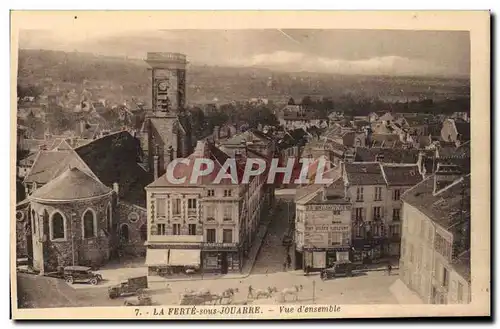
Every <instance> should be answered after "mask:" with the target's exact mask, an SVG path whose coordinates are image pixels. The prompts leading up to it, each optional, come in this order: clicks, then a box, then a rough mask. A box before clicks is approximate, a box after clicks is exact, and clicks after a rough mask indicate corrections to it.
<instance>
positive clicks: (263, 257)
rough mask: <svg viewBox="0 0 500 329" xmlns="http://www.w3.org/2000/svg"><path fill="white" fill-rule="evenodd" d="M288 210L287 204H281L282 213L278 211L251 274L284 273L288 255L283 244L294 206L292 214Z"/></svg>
mask: <svg viewBox="0 0 500 329" xmlns="http://www.w3.org/2000/svg"><path fill="white" fill-rule="evenodd" d="M288 210H289V209H288V207H287V204H286V203H281V209H280V211H277V212H276V214H275V216H274V217H273V218H272V220H271V224H270V225H269V228H268V231H267V235H266V237H265V239H264V241H263V242H262V247H261V249H260V251H259V254H258V255H257V259H256V261H255V264H254V267H253V269H252V271H251V274H266V273H276V272H283V263H284V262H285V260H286V255H287V254H286V248H285V247H284V246H283V243H282V242H283V236H284V235H285V233H286V231H287V230H288V225H289V224H288V216H293V215H292V214H293V210H292V204H291V205H290V213H288Z"/></svg>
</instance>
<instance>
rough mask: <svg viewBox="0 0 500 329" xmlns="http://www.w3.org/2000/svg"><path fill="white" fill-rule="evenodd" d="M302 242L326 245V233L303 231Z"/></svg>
mask: <svg viewBox="0 0 500 329" xmlns="http://www.w3.org/2000/svg"><path fill="white" fill-rule="evenodd" d="M304 244H306V245H307V244H312V245H326V244H328V233H305V234H304Z"/></svg>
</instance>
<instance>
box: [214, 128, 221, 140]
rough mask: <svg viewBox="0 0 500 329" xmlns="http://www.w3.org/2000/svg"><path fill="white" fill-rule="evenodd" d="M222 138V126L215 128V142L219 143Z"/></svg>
mask: <svg viewBox="0 0 500 329" xmlns="http://www.w3.org/2000/svg"><path fill="white" fill-rule="evenodd" d="M219 138H220V126H215V127H214V141H218V140H219Z"/></svg>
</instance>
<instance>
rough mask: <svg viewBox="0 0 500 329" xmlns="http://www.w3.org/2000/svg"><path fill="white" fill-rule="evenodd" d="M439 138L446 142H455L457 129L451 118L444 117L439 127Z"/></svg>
mask: <svg viewBox="0 0 500 329" xmlns="http://www.w3.org/2000/svg"><path fill="white" fill-rule="evenodd" d="M441 138H442V139H443V140H444V141H447V142H455V141H456V140H457V131H456V129H455V123H454V121H453V120H452V119H446V120H445V121H444V122H443V127H442V128H441Z"/></svg>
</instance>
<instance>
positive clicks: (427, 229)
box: [399, 203, 435, 303]
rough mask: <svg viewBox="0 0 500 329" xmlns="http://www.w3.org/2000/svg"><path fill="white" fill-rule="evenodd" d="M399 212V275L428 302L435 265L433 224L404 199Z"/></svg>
mask: <svg viewBox="0 0 500 329" xmlns="http://www.w3.org/2000/svg"><path fill="white" fill-rule="evenodd" d="M402 216H403V217H402V220H403V229H402V239H401V257H400V261H399V266H400V278H401V279H402V281H403V282H404V283H405V284H406V285H407V286H408V287H409V288H410V289H412V290H413V291H415V292H417V293H418V294H419V295H420V297H421V298H422V300H423V301H425V302H427V303H429V302H430V301H431V288H432V277H433V274H434V266H435V265H434V264H435V253H434V248H433V246H434V236H435V228H434V226H433V225H432V223H431V220H430V219H429V218H427V216H425V215H424V214H422V213H421V212H420V211H419V210H418V209H416V208H415V207H413V206H411V205H409V204H407V203H404V204H403V212H402Z"/></svg>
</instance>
